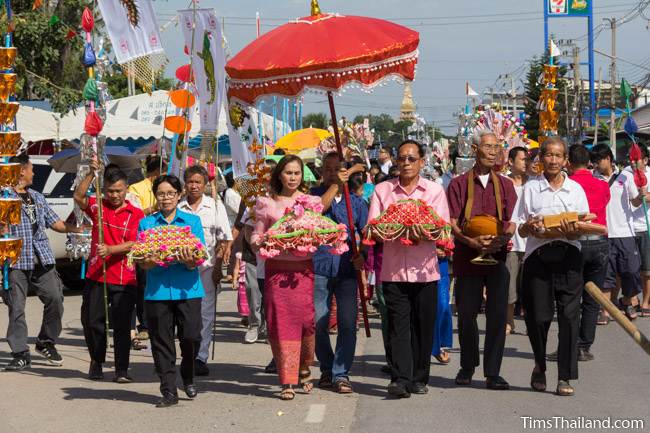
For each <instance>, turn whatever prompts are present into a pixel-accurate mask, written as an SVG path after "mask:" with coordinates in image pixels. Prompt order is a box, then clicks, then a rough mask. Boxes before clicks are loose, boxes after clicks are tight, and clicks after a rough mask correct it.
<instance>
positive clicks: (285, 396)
mask: <svg viewBox="0 0 650 433" xmlns="http://www.w3.org/2000/svg"><path fill="white" fill-rule="evenodd" d="M295 397H296V392H295V391H294V390H293V388H292V387H291V385H283V386H282V391H280V400H284V401H289V400H293V399H294V398H295Z"/></svg>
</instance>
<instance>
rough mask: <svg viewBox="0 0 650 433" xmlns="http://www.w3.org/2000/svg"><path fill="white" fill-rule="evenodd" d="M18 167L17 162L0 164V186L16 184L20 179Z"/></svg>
mask: <svg viewBox="0 0 650 433" xmlns="http://www.w3.org/2000/svg"><path fill="white" fill-rule="evenodd" d="M20 168H21V167H20V164H19V163H17V162H10V163H8V164H0V188H6V187H14V186H16V185H17V184H18V180H19V179H20Z"/></svg>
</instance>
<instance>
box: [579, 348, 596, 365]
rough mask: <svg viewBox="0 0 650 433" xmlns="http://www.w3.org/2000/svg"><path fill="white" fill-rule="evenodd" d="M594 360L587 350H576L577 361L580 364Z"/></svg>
mask: <svg viewBox="0 0 650 433" xmlns="http://www.w3.org/2000/svg"><path fill="white" fill-rule="evenodd" d="M593 359H594V354H593V353H591V352H590V351H589V349H587V348H581V347H579V348H578V361H580V362H585V361H593Z"/></svg>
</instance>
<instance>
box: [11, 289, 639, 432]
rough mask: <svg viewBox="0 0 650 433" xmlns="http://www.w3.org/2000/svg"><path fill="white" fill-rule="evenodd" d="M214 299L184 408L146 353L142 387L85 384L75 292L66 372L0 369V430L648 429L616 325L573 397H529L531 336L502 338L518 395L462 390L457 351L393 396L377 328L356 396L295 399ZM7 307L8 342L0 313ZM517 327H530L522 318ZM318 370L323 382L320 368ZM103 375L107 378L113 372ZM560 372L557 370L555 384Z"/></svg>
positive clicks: (360, 364) (137, 361) (140, 366)
mask: <svg viewBox="0 0 650 433" xmlns="http://www.w3.org/2000/svg"><path fill="white" fill-rule="evenodd" d="M219 301H220V305H219V311H220V317H219V321H218V325H219V327H218V335H217V355H216V359H215V361H214V364H212V365H211V368H212V371H211V375H210V376H209V377H208V378H200V379H199V380H198V381H197V382H198V385H199V387H200V390H201V391H202V393H201V394H200V395H199V396H198V398H197V399H196V400H194V401H189V400H183V401H181V403H180V404H179V405H178V406H177V407H173V408H170V409H156V408H154V407H153V404H154V403H155V402H156V400H157V399H158V379H157V377H156V376H155V375H154V372H153V363H152V358H151V353H150V352H148V351H142V352H133V353H132V357H131V362H132V364H131V365H132V376H133V377H134V378H135V379H136V381H137V383H133V384H130V385H118V384H115V383H113V382H111V381H110V380H106V381H104V382H90V381H88V380H86V379H85V374H86V372H87V369H88V362H89V360H88V354H87V352H86V350H85V346H84V341H83V335H82V331H81V324H80V321H79V311H80V305H81V296H80V295H79V294H78V293H72V294H68V296H67V297H66V303H65V306H66V312H65V317H64V329H63V333H62V335H61V339H60V342H59V345H58V347H59V349H60V351H61V352H62V354H63V356H64V358H65V364H64V366H62V367H53V366H50V365H48V364H47V363H46V362H44V360H43V359H42V358H40V357H39V355H37V354H35V355H33V367H32V368H31V370H27V371H25V372H23V373H7V372H0V390H2V396H1V397H0V433H77V432H79V433H89V432H91V433H104V432H106V433H121V432H137V433H146V432H156V433H164V432H185V431H188V432H190V431H191V432H214V433H222V432H223V433H226V432H260V433H262V432H264V433H269V432H283V433H292V432H300V433H302V432H355V433H356V432H364V433H366V432H368V433H370V432H372V433H383V432H386V433H388V432H435V431H444V432H463V433H470V432H487V431H489V432H492V431H501V432H519V431H523V430H524V421H523V419H522V417H523V416H530V417H534V418H540V419H548V420H549V421H550V422H554V421H553V419H551V418H552V417H554V416H564V417H567V418H575V417H585V418H604V417H612V418H621V419H641V420H643V421H644V422H645V427H646V428H648V426H650V406H649V405H648V401H650V399H649V397H650V393H649V392H648V389H650V362H649V361H650V358H648V356H647V355H645V353H643V352H642V351H641V350H640V349H639V348H638V347H636V345H635V344H634V343H633V342H632V341H631V339H630V338H629V337H627V335H626V334H624V332H623V331H622V330H621V329H620V328H618V327H617V325H615V324H610V325H609V326H607V327H599V329H598V337H597V343H596V345H595V347H594V350H593V351H594V353H595V354H596V357H597V358H596V360H595V361H592V362H588V363H581V364H580V375H581V379H580V380H579V381H577V382H575V383H574V385H575V387H576V393H577V394H576V396H575V397H572V398H560V397H556V396H554V395H553V394H551V393H550V392H548V393H543V394H539V393H533V392H531V391H529V387H528V381H529V377H530V371H531V369H532V355H531V353H530V348H529V344H528V339H527V337H525V336H524V335H513V336H510V337H508V340H507V348H506V359H505V360H504V364H503V369H502V372H503V375H504V376H505V377H506V378H507V379H508V380H509V381H510V383H511V385H512V390H510V391H505V392H496V391H488V390H486V389H485V388H484V382H483V379H482V378H480V377H479V376H480V375H477V380H476V381H475V384H474V386H473V387H472V388H457V387H455V386H454V383H453V378H454V376H455V373H456V371H457V368H458V358H459V355H458V352H457V350H454V351H453V353H452V362H451V364H450V365H448V366H442V365H437V364H435V363H434V365H433V366H432V372H431V375H432V377H431V382H430V384H431V388H430V392H429V394H428V395H425V396H413V397H412V398H410V399H405V400H392V399H388V398H387V394H386V392H385V386H386V385H387V382H388V381H387V378H386V377H385V376H384V375H383V374H382V373H380V372H379V367H380V366H381V365H382V363H383V356H382V350H383V349H382V344H381V335H380V332H379V330H378V323H377V320H373V333H374V334H373V337H372V338H371V339H366V338H365V337H363V336H362V335H361V333H360V337H359V345H358V348H357V358H356V363H355V365H354V371H353V377H352V380H353V384H354V388H355V391H356V392H357V393H356V394H353V395H349V396H339V395H337V394H335V393H333V392H330V391H323V390H318V389H316V390H314V391H313V393H312V395H303V394H300V393H299V394H298V395H297V396H296V399H295V400H294V401H292V402H283V401H280V400H279V399H278V398H277V392H278V385H277V378H276V377H275V376H271V375H266V374H264V373H263V367H264V365H265V364H266V363H267V361H268V360H269V359H270V356H271V355H270V349H269V346H268V345H266V344H261V343H258V344H254V345H244V344H241V341H242V338H243V333H244V329H243V328H241V327H240V326H239V318H238V317H237V315H236V313H235V312H236V304H235V293H234V292H233V291H226V292H223V293H222V294H221V296H220V300H219ZM28 302H29V304H28V320H29V324H30V334H31V335H34V334H35V333H36V331H37V325H38V323H39V320H40V303H39V301H38V298H36V297H31V298H29V301H28ZM0 311H1V313H0V329H2V331H0V333H1V334H2V335H4V332H5V331H4V330H5V329H6V320H7V318H6V309H5V308H4V306H3V305H0ZM637 324H639V326H640V327H641V329H642V330H644V332H645V333H646V334H647V335H650V319H639V320H637ZM517 326H518V327H519V329H523V328H524V325H523V322H519V323H518V324H517ZM552 332H553V335H552V337H551V338H550V341H554V340H555V333H556V327H555V326H554V327H553V328H552ZM455 344H456V347H457V342H455ZM8 352H9V348H8V346H7V343H6V340H4V339H2V340H0V364H4V363H6V362H7V361H8V359H9V356H10V355H9V353H8ZM109 367H110V364H109ZM313 372H314V374H315V375H317V368H314V369H313ZM107 373H108V374H107V377H108V378H110V377H112V372H111V371H110V370H109V371H108V372H107ZM555 374H556V373H555V371H550V374H549V377H548V379H549V384H550V385H553V384H554V381H555V379H556V377H555ZM550 388H554V387H553V386H550ZM181 395H182V392H181ZM564 430H565V431H569V429H564ZM532 431H542V430H532ZM560 431H562V429H560ZM589 431H600V430H598V429H593V430H589ZM619 431H621V430H619Z"/></svg>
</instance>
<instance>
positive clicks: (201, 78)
mask: <svg viewBox="0 0 650 433" xmlns="http://www.w3.org/2000/svg"><path fill="white" fill-rule="evenodd" d="M178 13H179V16H180V23H181V27H182V29H183V37H184V40H185V46H186V47H188V51H190V50H191V53H190V55H191V56H192V70H193V71H194V83H195V85H196V89H197V91H198V96H199V112H200V115H201V118H200V121H201V134H202V135H206V134H208V135H209V134H210V133H212V135H214V134H216V132H217V125H218V124H219V114H220V112H221V108H222V107H223V106H224V105H225V96H226V70H225V67H226V54H225V52H224V50H223V39H222V37H221V27H220V25H219V20H218V19H217V16H216V15H215V13H214V10H212V9H196V10H192V9H183V10H179V11H178ZM193 21H195V22H194V26H193V25H192V23H193ZM192 38H193V39H194V40H192Z"/></svg>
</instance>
